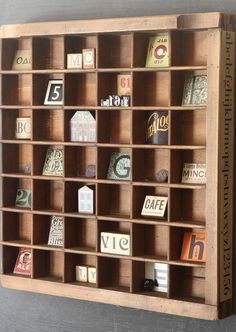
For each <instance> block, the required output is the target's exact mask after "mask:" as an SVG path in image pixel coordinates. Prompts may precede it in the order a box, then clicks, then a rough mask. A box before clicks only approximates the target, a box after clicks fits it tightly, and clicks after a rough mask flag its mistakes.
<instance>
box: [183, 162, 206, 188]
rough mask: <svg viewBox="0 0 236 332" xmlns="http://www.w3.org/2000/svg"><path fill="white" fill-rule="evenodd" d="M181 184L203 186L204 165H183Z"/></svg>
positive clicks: (204, 177)
mask: <svg viewBox="0 0 236 332" xmlns="http://www.w3.org/2000/svg"><path fill="white" fill-rule="evenodd" d="M182 183H193V184H205V183H206V164H196V163H184V168H183V172H182Z"/></svg>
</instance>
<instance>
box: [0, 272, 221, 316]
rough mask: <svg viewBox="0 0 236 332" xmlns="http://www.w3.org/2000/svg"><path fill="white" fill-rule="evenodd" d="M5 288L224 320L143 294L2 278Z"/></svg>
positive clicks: (211, 310) (207, 310)
mask: <svg viewBox="0 0 236 332" xmlns="http://www.w3.org/2000/svg"><path fill="white" fill-rule="evenodd" d="M0 282H1V286H2V287H5V288H10V289H16V290H23V291H28V292H34V293H35V292H36V293H41V294H48V295H54V296H63V297H68V298H73V299H78V300H86V301H92V302H99V303H105V304H112V305H118V306H123V307H129V308H134V309H141V310H147V311H153V312H158V313H167V314H172V315H178V316H185V317H192V318H200V319H205V320H217V319H219V318H220V316H219V312H218V308H217V306H211V305H207V304H201V303H195V302H187V301H181V300H174V299H167V298H160V297H158V298H156V297H152V296H146V295H141V294H130V293H123V292H119V291H112V290H107V289H100V288H90V287H83V286H77V285H72V284H63V283H58V282H50V281H45V280H37V279H28V278H23V277H19V276H17V277H16V276H8V275H1V276H0Z"/></svg>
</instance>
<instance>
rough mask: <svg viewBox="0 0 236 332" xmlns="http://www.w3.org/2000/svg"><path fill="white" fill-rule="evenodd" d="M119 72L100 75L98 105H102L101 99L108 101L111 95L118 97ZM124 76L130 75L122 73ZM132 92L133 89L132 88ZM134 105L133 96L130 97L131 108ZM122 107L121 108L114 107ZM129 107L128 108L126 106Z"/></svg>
mask: <svg viewBox="0 0 236 332" xmlns="http://www.w3.org/2000/svg"><path fill="white" fill-rule="evenodd" d="M119 74H120V73H119V72H108V73H99V74H98V105H99V106H100V105H101V99H108V97H109V96H110V95H116V96H118V87H117V77H118V75H119ZM122 74H130V73H129V72H122ZM131 91H132V87H131ZM131 105H132V96H130V106H131ZM112 107H114V108H115V107H121V106H112ZM126 107H127V106H126Z"/></svg>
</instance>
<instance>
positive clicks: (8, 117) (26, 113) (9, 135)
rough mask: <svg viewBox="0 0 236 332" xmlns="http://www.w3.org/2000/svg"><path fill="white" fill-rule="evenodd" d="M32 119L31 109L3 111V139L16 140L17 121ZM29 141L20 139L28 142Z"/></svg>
mask: <svg viewBox="0 0 236 332" xmlns="http://www.w3.org/2000/svg"><path fill="white" fill-rule="evenodd" d="M24 117H27V118H32V110H30V109H19V110H18V109H2V139H3V140H15V139H17V138H16V119H17V118H24ZM26 140H29V139H24V140H22V139H20V141H21V142H22V141H26Z"/></svg>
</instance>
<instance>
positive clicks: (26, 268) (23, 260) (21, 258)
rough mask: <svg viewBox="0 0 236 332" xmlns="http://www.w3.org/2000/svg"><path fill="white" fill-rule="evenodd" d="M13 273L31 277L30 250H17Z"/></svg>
mask: <svg viewBox="0 0 236 332" xmlns="http://www.w3.org/2000/svg"><path fill="white" fill-rule="evenodd" d="M13 273H17V274H24V275H31V249H27V248H20V249H19V253H18V256H17V260H16V264H15V267H14V271H13Z"/></svg>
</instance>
